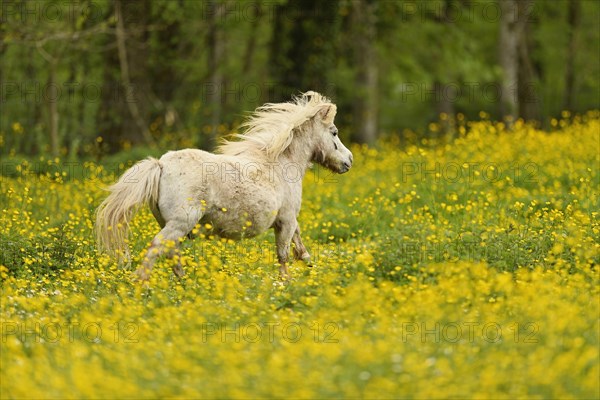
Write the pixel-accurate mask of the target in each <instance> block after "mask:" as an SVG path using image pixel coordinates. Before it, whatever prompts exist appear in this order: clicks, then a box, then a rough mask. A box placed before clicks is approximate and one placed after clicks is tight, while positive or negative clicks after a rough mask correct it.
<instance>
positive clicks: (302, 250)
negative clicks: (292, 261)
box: [292, 225, 312, 267]
mask: <svg viewBox="0 0 600 400" xmlns="http://www.w3.org/2000/svg"><path fill="white" fill-rule="evenodd" d="M292 242H294V256H295V257H296V259H297V260H302V261H304V262H305V263H306V265H308V266H309V267H312V264H311V262H310V254H309V253H308V250H306V247H304V243H302V238H301V237H300V227H299V226H298V225H296V230H295V231H294V236H292Z"/></svg>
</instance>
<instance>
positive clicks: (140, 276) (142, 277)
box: [135, 268, 150, 282]
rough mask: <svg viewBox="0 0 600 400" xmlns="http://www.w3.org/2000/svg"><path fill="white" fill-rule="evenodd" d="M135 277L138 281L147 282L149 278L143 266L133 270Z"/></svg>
mask: <svg viewBox="0 0 600 400" xmlns="http://www.w3.org/2000/svg"><path fill="white" fill-rule="evenodd" d="M135 279H136V280H137V281H139V282H148V281H149V280H150V274H149V273H148V271H146V269H145V268H139V269H138V270H137V271H135Z"/></svg>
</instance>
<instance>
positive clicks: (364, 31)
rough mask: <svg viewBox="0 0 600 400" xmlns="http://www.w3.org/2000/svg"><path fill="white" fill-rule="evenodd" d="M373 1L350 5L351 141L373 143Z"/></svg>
mask: <svg viewBox="0 0 600 400" xmlns="http://www.w3.org/2000/svg"><path fill="white" fill-rule="evenodd" d="M376 7H377V2H372V1H369V0H359V1H355V2H354V3H353V9H352V17H351V18H352V29H353V31H354V32H353V35H354V38H355V40H354V43H355V46H354V58H355V64H356V79H355V82H356V100H355V101H354V105H353V108H354V116H355V118H356V120H355V121H354V126H355V131H354V135H353V137H352V139H353V140H354V141H356V142H359V143H371V144H372V143H374V142H375V140H376V139H377V130H378V126H377V125H378V104H377V98H378V79H379V77H378V72H379V70H378V64H377V63H378V60H377V50H376V48H375V46H374V43H375V40H376V36H377V28H376V22H377V15H376V12H375V8H376Z"/></svg>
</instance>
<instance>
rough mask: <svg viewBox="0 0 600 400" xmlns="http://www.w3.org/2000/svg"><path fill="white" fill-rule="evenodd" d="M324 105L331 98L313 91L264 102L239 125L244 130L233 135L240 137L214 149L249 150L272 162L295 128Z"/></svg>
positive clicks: (231, 152) (223, 150) (219, 151)
mask: <svg viewBox="0 0 600 400" xmlns="http://www.w3.org/2000/svg"><path fill="white" fill-rule="evenodd" d="M326 104H331V101H330V100H329V99H328V98H327V97H325V96H323V95H321V94H319V93H317V92H312V91H310V92H306V93H303V94H301V95H300V96H295V97H294V98H293V99H292V101H291V102H288V103H267V104H265V105H263V106H261V107H258V108H257V109H256V111H254V112H253V113H252V114H250V116H249V117H248V119H247V120H246V121H245V122H244V123H243V124H242V125H241V126H240V128H241V129H242V130H243V133H241V134H236V135H234V137H237V138H239V139H240V140H238V141H228V140H224V141H223V142H222V144H221V145H220V146H219V147H218V148H217V152H218V153H221V154H229V155H237V154H241V153H245V152H248V151H251V152H254V153H262V154H264V155H265V157H266V158H267V159H268V160H272V161H274V160H276V159H277V157H279V155H280V154H281V153H282V152H283V151H284V150H285V149H286V148H287V147H288V146H289V145H290V143H291V142H292V139H293V131H294V129H295V128H298V127H299V126H300V125H302V124H303V123H304V122H306V121H308V120H309V119H310V118H312V117H314V116H315V114H316V113H317V112H318V111H319V110H320V109H321V108H322V107H323V105H326Z"/></svg>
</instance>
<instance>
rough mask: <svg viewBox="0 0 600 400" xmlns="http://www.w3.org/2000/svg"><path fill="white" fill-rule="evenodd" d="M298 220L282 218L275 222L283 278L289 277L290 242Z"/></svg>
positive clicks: (280, 269) (278, 257) (280, 271)
mask: <svg viewBox="0 0 600 400" xmlns="http://www.w3.org/2000/svg"><path fill="white" fill-rule="evenodd" d="M296 226H297V223H296V220H295V219H293V220H282V221H280V222H278V223H276V224H275V243H276V245H277V259H278V261H279V274H280V276H281V278H282V279H286V280H287V279H289V277H290V274H289V271H288V265H287V263H288V260H289V257H290V242H291V241H292V236H293V235H294V232H295V229H296Z"/></svg>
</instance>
